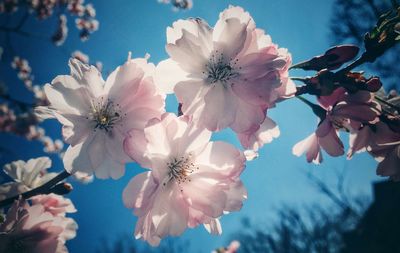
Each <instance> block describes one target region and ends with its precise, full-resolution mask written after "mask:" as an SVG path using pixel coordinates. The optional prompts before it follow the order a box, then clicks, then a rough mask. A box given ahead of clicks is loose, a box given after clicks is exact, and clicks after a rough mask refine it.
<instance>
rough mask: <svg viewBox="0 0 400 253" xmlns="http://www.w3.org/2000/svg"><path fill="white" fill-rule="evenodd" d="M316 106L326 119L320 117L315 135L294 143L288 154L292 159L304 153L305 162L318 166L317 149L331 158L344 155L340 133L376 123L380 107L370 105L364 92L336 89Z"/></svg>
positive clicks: (318, 156) (371, 101)
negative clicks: (292, 156) (324, 112)
mask: <svg viewBox="0 0 400 253" xmlns="http://www.w3.org/2000/svg"><path fill="white" fill-rule="evenodd" d="M319 102H320V103H321V104H322V106H323V107H324V108H325V110H326V115H320V117H322V118H323V119H322V121H321V122H320V123H319V125H318V128H317V130H316V132H315V133H313V134H311V135H310V136H309V137H307V138H306V139H304V140H302V141H300V142H299V143H297V144H296V145H295V146H294V147H293V150H292V151H293V154H294V155H296V156H301V155H302V154H303V153H306V157H307V161H308V162H311V161H312V162H314V163H317V164H319V163H321V162H322V155H321V148H322V149H324V150H325V151H326V152H327V153H328V154H329V155H331V156H340V155H343V154H344V146H343V143H342V141H341V140H340V139H339V130H340V129H345V130H347V131H350V132H352V133H354V132H357V131H359V130H360V129H361V128H362V127H363V126H364V125H366V124H374V123H376V122H377V121H379V118H378V117H379V115H380V106H379V104H378V103H376V102H374V101H373V94H372V93H370V92H367V91H358V92H357V93H355V94H347V93H346V91H345V90H344V89H342V88H339V89H337V90H336V91H335V92H334V93H333V94H332V95H331V96H329V97H328V96H325V97H321V98H320V99H319ZM321 110H322V111H323V110H324V109H322V108H321ZM350 152H353V151H350Z"/></svg>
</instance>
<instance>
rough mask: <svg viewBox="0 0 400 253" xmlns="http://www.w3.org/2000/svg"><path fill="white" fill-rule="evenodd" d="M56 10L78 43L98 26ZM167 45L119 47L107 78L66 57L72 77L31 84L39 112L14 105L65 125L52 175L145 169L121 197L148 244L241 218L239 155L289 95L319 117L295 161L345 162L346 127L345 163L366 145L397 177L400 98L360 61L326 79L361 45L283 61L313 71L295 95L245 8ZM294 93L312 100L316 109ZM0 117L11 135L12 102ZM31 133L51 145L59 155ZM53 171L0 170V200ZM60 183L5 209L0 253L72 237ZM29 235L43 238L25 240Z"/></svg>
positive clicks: (271, 127) (90, 12) (87, 13)
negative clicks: (360, 67)
mask: <svg viewBox="0 0 400 253" xmlns="http://www.w3.org/2000/svg"><path fill="white" fill-rule="evenodd" d="M163 2H164V3H165V2H167V1H163ZM168 2H169V3H171V4H172V5H174V6H175V7H176V8H180V9H188V8H190V7H191V1H168ZM5 3H7V4H8V3H9V2H4V4H5ZM31 3H32V6H34V7H32V8H35V10H36V12H37V13H38V16H39V17H40V18H46V17H47V16H49V15H51V13H52V9H53V8H54V6H55V5H57V4H61V1H60V2H57V1H31ZM62 4H64V5H66V4H68V10H69V11H70V12H71V13H73V14H74V15H77V16H79V18H78V19H77V27H78V29H80V30H82V31H81V35H80V36H81V38H82V39H87V36H89V34H90V33H91V32H93V31H95V30H96V29H97V27H98V22H97V20H96V19H95V16H96V12H95V10H94V9H93V7H92V5H90V4H87V5H84V2H83V0H73V1H62ZM42 5H45V6H47V7H48V8H47V9H46V8H45V7H43V6H42ZM7 8H9V9H10V7H7ZM66 33H67V29H66V19H65V17H60V27H59V31H58V33H57V35H56V36H55V37H53V40H54V42H55V43H62V41H63V40H64V39H65V35H66ZM166 51H167V53H168V55H169V58H168V59H165V60H163V61H161V62H159V63H158V64H157V66H155V65H154V64H152V63H149V62H148V59H149V57H148V56H146V57H144V58H136V59H131V54H130V53H129V56H128V59H127V61H126V62H125V63H123V64H122V65H121V66H118V67H117V68H116V69H115V70H114V71H113V72H112V73H111V74H110V75H109V76H108V77H107V78H106V79H105V80H104V79H103V77H102V75H101V71H100V68H99V67H97V68H96V67H95V66H91V65H88V63H89V57H88V56H87V55H85V54H83V53H82V52H80V51H76V52H74V53H73V57H72V58H71V59H70V61H69V67H70V74H69V75H59V76H57V77H56V78H55V79H54V80H53V81H52V82H51V83H50V84H46V85H45V86H44V88H43V89H41V88H40V89H39V88H36V90H37V91H36V92H35V98H36V99H37V100H38V101H39V102H37V103H36V104H37V105H39V106H38V107H37V108H36V110H35V115H33V112H30V111H28V112H26V111H24V113H26V114H27V115H28V116H31V117H32V118H31V119H30V120H31V121H32V122H33V123H30V124H27V126H28V128H29V129H31V126H32V125H34V123H35V124H36V123H37V122H38V121H39V120H43V119H46V118H55V119H57V120H58V121H59V122H60V123H61V124H62V131H61V132H62V136H63V139H64V141H65V142H66V143H67V144H68V148H67V150H66V151H65V154H64V156H63V163H64V167H65V170H66V171H64V172H62V173H61V174H59V175H57V178H58V177H59V176H60V178H61V179H64V178H65V177H63V175H67V176H69V175H70V174H73V175H75V176H76V177H77V178H81V179H83V180H87V181H88V180H90V178H91V177H92V176H93V175H94V176H96V177H97V178H100V179H107V178H113V179H118V178H120V177H122V176H123V175H124V173H125V165H126V164H127V163H129V162H136V163H138V164H139V165H140V166H141V167H143V168H144V169H146V172H143V173H140V174H138V175H136V176H135V177H134V178H132V179H131V180H130V182H129V183H128V185H127V186H126V187H125V189H124V191H123V193H122V199H123V202H124V205H125V206H126V207H127V208H129V209H132V210H133V213H134V215H136V216H137V217H138V221H137V223H136V228H135V233H134V234H135V237H136V238H141V239H143V240H145V241H147V242H148V243H149V244H151V245H153V246H157V245H158V244H159V243H160V241H161V240H162V239H163V238H164V237H166V236H178V235H181V234H182V233H183V232H184V231H185V230H186V229H187V228H194V227H197V226H199V225H203V226H204V227H205V229H206V230H207V231H208V232H209V233H211V234H221V233H222V225H221V222H220V218H221V217H222V216H223V215H224V214H227V213H229V212H232V211H238V210H240V209H241V208H242V205H243V202H244V200H245V199H246V198H247V191H246V189H245V187H244V185H243V183H242V181H241V179H240V176H241V174H242V172H243V171H244V169H245V167H246V166H245V165H246V160H252V159H254V158H256V157H257V156H258V151H259V149H260V148H261V147H262V146H263V145H264V144H266V143H269V142H271V141H272V140H273V139H274V138H277V137H278V136H279V134H280V131H279V128H278V126H277V124H276V123H275V122H274V121H273V120H272V119H271V118H269V117H267V112H268V111H269V110H270V109H272V108H274V107H275V106H276V104H277V103H278V102H281V101H283V100H286V99H288V98H291V97H294V96H297V97H298V98H299V99H300V100H302V101H303V102H305V103H306V104H307V105H308V106H310V107H311V109H312V110H313V112H314V113H315V114H316V115H317V116H318V118H319V120H320V121H319V124H318V125H317V127H316V130H315V132H314V133H312V134H311V135H310V136H309V137H307V138H306V139H304V140H302V141H300V142H299V143H297V144H296V145H295V146H294V147H293V153H294V154H295V155H297V156H300V155H302V154H303V153H305V154H306V157H307V161H308V162H314V163H320V162H322V160H323V157H322V150H324V151H326V152H327V153H328V154H329V155H331V156H340V155H343V154H344V153H345V150H344V145H343V143H342V141H341V139H340V138H339V132H340V131H345V132H349V133H350V148H349V150H348V152H347V156H348V158H351V157H352V156H353V154H354V153H357V152H361V151H364V150H366V151H368V152H369V153H370V154H371V155H372V156H373V157H375V158H376V159H377V160H378V161H379V162H380V163H379V165H378V170H377V172H378V174H380V175H383V176H389V177H390V178H392V179H394V180H400V170H399V168H400V166H399V165H400V134H399V133H400V117H399V113H400V109H399V108H400V106H399V104H400V99H399V96H397V94H392V93H390V94H389V95H388V96H387V95H386V94H383V95H382V94H381V93H382V91H381V90H380V88H381V86H382V84H381V82H380V80H379V78H377V77H370V78H367V77H365V76H364V74H363V73H362V72H352V71H351V70H352V69H353V68H354V67H356V66H357V64H359V63H360V62H361V61H366V60H370V59H371V58H370V57H368V58H361V60H356V61H355V62H353V63H352V64H350V65H348V66H346V67H345V68H343V69H341V70H338V71H337V72H333V71H334V70H337V69H339V68H341V66H342V65H343V64H345V63H347V62H349V61H350V60H352V59H353V58H355V57H356V55H357V54H358V51H359V49H358V48H357V47H355V46H352V45H342V46H337V47H333V48H331V49H329V50H328V51H327V52H326V53H325V54H323V55H320V56H316V57H313V58H312V59H310V60H308V61H305V62H301V63H299V64H296V65H294V66H292V67H291V68H301V69H304V70H314V71H317V73H316V74H315V76H313V77H307V78H293V79H294V80H300V81H302V82H303V83H304V84H305V85H304V86H302V87H296V86H295V84H294V82H293V81H292V80H291V79H290V78H289V76H288V71H289V68H290V65H291V61H292V60H291V55H290V54H289V52H288V51H287V50H286V49H284V48H280V47H278V46H277V45H276V44H274V43H273V42H272V39H271V37H270V36H269V35H267V34H265V32H264V31H263V30H262V29H260V28H257V27H256V24H255V22H254V20H253V18H252V17H251V16H250V14H249V13H248V12H246V11H245V10H243V9H242V8H240V7H234V6H231V7H229V8H227V9H226V10H224V11H223V12H222V13H220V16H219V19H218V20H217V22H216V24H215V25H214V27H211V26H209V25H208V24H207V23H206V22H205V21H204V20H202V19H200V18H190V19H187V20H178V21H176V22H174V23H173V24H172V26H171V27H168V28H167V45H166ZM364 55H366V54H364ZM13 67H14V68H15V69H16V70H17V71H18V72H19V77H20V79H21V80H23V81H24V82H25V85H26V86H27V88H28V89H30V90H35V87H36V86H33V85H32V80H33V77H32V75H31V69H30V67H29V64H28V62H27V61H25V60H23V59H21V58H16V59H15V60H14V62H13ZM172 93H173V94H175V95H176V97H177V100H178V102H179V115H178V116H177V115H175V114H173V113H167V112H166V111H165V99H166V95H167V94H172ZM301 94H311V95H315V96H316V97H317V102H318V104H314V103H312V102H310V101H308V100H307V99H306V98H304V97H302V96H300V95H301ZM6 95H7V94H6ZM6 95H4V94H2V96H3V97H5V96H6ZM40 101H42V102H40ZM14 102H16V101H14ZM17 104H18V103H17ZM20 107H21V106H20ZM21 108H22V107H21ZM0 109H1V110H0V113H1V114H0V116H1V117H0V127H3V126H6V127H9V125H10V123H9V122H13V121H15V120H16V119H17V118H18V117H17V116H15V114H14V112H13V111H12V110H9V108H8V107H4V108H1V107H0ZM21 115H23V114H21ZM6 127H4V128H6ZM25 128H27V127H26V126H25ZM228 128H230V129H231V130H233V131H234V133H235V134H236V136H237V137H238V139H239V141H240V143H241V146H242V148H243V149H246V150H245V151H242V150H240V149H238V148H237V147H235V146H233V145H231V144H229V143H226V142H222V141H211V137H212V134H213V132H217V131H221V130H223V129H228ZM39 130H40V129H39ZM14 131H15V130H14ZM37 132H38V133H39V135H40V131H37ZM41 136H42V139H43V143H44V144H45V147H46V148H47V149H48V150H54V149H58V148H59V149H61V148H62V145H61V144H59V143H56V142H52V140H51V139H46V138H45V136H44V134H42V135H41ZM49 167H50V160H49V159H48V158H38V159H32V160H29V161H28V162H23V161H17V162H13V163H11V164H8V165H6V166H5V168H4V171H5V173H6V174H8V175H9V176H10V177H11V178H12V179H13V180H14V181H13V182H9V183H6V184H4V185H2V186H1V187H0V199H5V198H8V197H12V196H14V195H19V194H22V195H23V196H26V194H25V192H26V191H30V190H34V189H38V187H39V188H40V186H43V184H44V186H46V185H47V184H50V183H53V180H51V181H49V179H50V178H54V177H53V175H52V174H50V173H47V169H48V168H49ZM61 179H60V180H59V181H61ZM59 181H57V182H55V184H54V186H51V187H50V188H48V189H46V190H47V191H46V192H45V195H38V196H34V197H32V198H30V199H29V201H30V203H31V204H28V203H27V202H25V201H24V200H22V199H20V200H19V201H17V202H15V203H14V205H13V206H12V207H11V208H10V210H9V211H8V214H7V217H6V221H5V222H4V223H3V224H1V225H0V242H1V244H0V250H8V251H15V250H19V251H24V250H25V249H26V247H27V245H30V244H31V245H32V246H31V248H32V250H33V251H34V252H66V248H65V246H64V244H65V241H66V240H68V239H71V238H73V237H74V236H75V230H76V228H77V226H76V223H75V222H74V221H73V220H72V219H70V218H66V216H65V214H66V213H68V212H74V211H75V209H74V207H73V206H72V203H71V202H70V201H69V200H67V199H65V198H63V197H60V196H58V195H55V194H53V193H58V194H60V193H63V192H62V191H61V192H60V191H58V188H57V186H60V185H61V186H63V185H64V184H65V183H59ZM46 182H47V183H46ZM12 199H13V198H11V200H12ZM8 200H10V199H8ZM33 234H35V235H39V237H38V238H36V239H35V238H34V239H32V235H33ZM32 240H34V241H32ZM239 246H240V244H239V243H238V242H232V243H231V244H230V245H229V247H227V248H221V249H218V250H216V251H215V252H221V253H222V252H230V253H234V252H236V251H237V250H238V248H239Z"/></svg>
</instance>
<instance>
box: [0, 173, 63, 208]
mask: <svg viewBox="0 0 400 253" xmlns="http://www.w3.org/2000/svg"><path fill="white" fill-rule="evenodd" d="M70 175H71V174H69V173H68V172H67V171H65V170H64V171H63V172H61V173H60V174H58V175H57V176H55V177H54V178H53V179H51V180H50V181H48V182H47V183H45V184H43V185H41V186H39V187H37V188H35V189H32V190H30V191H27V192H24V193H22V194H19V195H17V196H14V197H10V198H7V199H5V200H2V201H0V207H4V206H7V205H10V204H12V203H14V201H15V200H17V199H19V198H20V197H22V198H24V199H29V198H31V197H33V196H36V195H39V194H49V193H51V192H52V189H53V188H54V187H55V186H56V185H57V184H58V183H59V182H61V181H62V180H64V179H66V178H67V177H69V176H70Z"/></svg>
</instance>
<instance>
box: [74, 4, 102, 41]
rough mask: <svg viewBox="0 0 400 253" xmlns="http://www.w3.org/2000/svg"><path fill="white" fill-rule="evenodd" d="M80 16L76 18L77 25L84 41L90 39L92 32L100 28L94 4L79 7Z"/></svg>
mask: <svg viewBox="0 0 400 253" xmlns="http://www.w3.org/2000/svg"><path fill="white" fill-rule="evenodd" d="M78 9H79V10H80V11H79V13H78V16H79V18H77V19H76V20H75V24H76V27H77V28H78V29H79V30H81V32H80V33H79V37H80V38H81V40H82V41H85V40H88V39H89V36H90V34H91V33H93V32H95V31H97V30H98V29H99V21H98V20H97V19H96V10H95V9H94V8H93V5H92V4H87V5H85V6H83V7H82V8H78Z"/></svg>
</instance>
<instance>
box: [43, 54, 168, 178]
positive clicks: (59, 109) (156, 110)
mask: <svg viewBox="0 0 400 253" xmlns="http://www.w3.org/2000/svg"><path fill="white" fill-rule="evenodd" d="M69 66H70V68H71V75H66V76H58V77H56V78H55V79H54V80H53V81H52V83H51V84H46V86H45V92H46V96H47V98H48V100H49V101H50V106H49V108H53V109H54V116H55V117H56V118H57V119H58V120H59V121H60V123H61V124H63V129H62V134H63V137H64V140H65V142H66V143H68V144H70V146H69V147H68V149H67V150H66V152H65V155H64V158H63V161H64V166H65V169H66V170H67V171H68V172H70V173H74V172H77V171H80V172H84V173H87V174H93V173H94V174H95V175H96V177H98V178H103V179H104V178H109V177H112V178H113V179H117V178H119V177H121V176H122V175H123V174H124V171H125V163H126V162H127V161H129V160H130V159H129V157H128V156H127V155H125V153H124V151H123V145H122V143H123V140H124V138H125V137H126V134H127V132H128V131H129V130H131V129H132V128H134V129H139V130H141V129H143V128H144V126H145V125H146V123H147V121H148V120H149V119H152V118H154V117H160V115H161V113H162V112H163V111H164V97H163V96H162V95H160V94H158V92H157V90H156V87H155V85H154V83H153V79H152V75H153V72H154V68H155V67H154V65H152V64H148V63H147V60H146V59H143V58H138V59H134V60H131V59H130V58H129V60H128V61H127V62H126V63H125V64H123V65H122V66H120V67H118V68H117V69H116V70H115V71H114V72H112V73H111V74H110V75H109V77H108V78H107V80H106V81H104V80H103V78H102V77H101V75H100V73H99V71H98V70H97V69H96V67H94V66H88V65H85V64H83V63H81V62H80V61H78V60H76V59H71V60H70V62H69Z"/></svg>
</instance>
